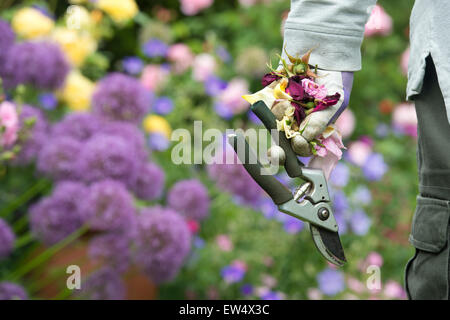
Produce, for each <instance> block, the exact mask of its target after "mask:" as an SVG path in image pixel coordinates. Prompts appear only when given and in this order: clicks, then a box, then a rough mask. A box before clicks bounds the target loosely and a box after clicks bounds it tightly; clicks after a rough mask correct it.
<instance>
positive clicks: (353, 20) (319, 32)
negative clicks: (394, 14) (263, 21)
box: [282, 0, 377, 71]
mask: <svg viewBox="0 0 450 320" xmlns="http://www.w3.org/2000/svg"><path fill="white" fill-rule="evenodd" d="M376 2H377V0H291V10H290V12H289V15H288V18H287V20H286V23H285V26H284V44H283V48H284V46H286V49H287V52H288V53H289V54H290V55H294V56H295V55H296V54H299V55H301V54H303V53H305V52H306V51H307V50H309V49H311V48H314V47H316V48H315V49H314V51H313V53H312V54H311V58H310V64H312V65H315V64H318V65H319V67H320V68H322V69H325V70H334V71H357V70H360V69H361V48H360V47H361V43H362V40H363V35H364V25H365V24H366V22H367V20H368V18H369V16H370V12H371V11H372V8H373V6H374V5H375V3H376ZM282 56H283V57H284V58H286V55H285V53H284V49H283V55H282Z"/></svg>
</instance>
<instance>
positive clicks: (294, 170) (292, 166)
mask: <svg viewBox="0 0 450 320" xmlns="http://www.w3.org/2000/svg"><path fill="white" fill-rule="evenodd" d="M251 110H252V111H253V113H254V114H255V115H256V116H257V117H258V118H259V119H260V120H261V121H262V123H263V124H264V126H265V127H266V129H267V130H269V132H271V130H277V122H276V118H275V115H274V114H273V113H272V111H270V109H269V108H268V107H267V105H266V104H265V103H264V102H263V101H262V100H260V101H257V102H256V103H254V104H252V106H251ZM278 145H279V146H280V147H281V148H282V149H283V150H284V153H285V155H286V161H285V163H284V167H285V168H286V172H287V174H288V175H289V177H291V178H295V177H300V176H302V167H303V166H304V164H303V163H302V162H301V161H300V160H298V158H297V156H296V154H295V152H294V150H292V147H291V144H290V142H289V140H288V139H287V138H286V136H285V135H284V134H282V133H280V134H278Z"/></svg>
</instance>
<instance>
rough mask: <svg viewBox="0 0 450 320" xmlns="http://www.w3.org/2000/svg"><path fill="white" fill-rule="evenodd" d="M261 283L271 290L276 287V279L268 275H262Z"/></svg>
mask: <svg viewBox="0 0 450 320" xmlns="http://www.w3.org/2000/svg"><path fill="white" fill-rule="evenodd" d="M261 282H262V283H263V284H264V285H265V286H267V287H269V288H273V287H275V286H276V285H277V279H275V278H274V277H272V276H271V275H268V274H263V275H262V276H261Z"/></svg>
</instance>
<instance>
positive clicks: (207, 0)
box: [180, 0, 214, 16]
mask: <svg viewBox="0 0 450 320" xmlns="http://www.w3.org/2000/svg"><path fill="white" fill-rule="evenodd" d="M180 2H181V12H183V14H185V15H187V16H193V15H196V14H197V13H199V12H200V11H202V10H204V9H206V8H208V7H210V6H211V5H212V4H213V2H214V0H180Z"/></svg>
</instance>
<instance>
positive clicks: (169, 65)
mask: <svg viewBox="0 0 450 320" xmlns="http://www.w3.org/2000/svg"><path fill="white" fill-rule="evenodd" d="M289 5H290V4H289V1H287V0H239V1H237V0H233V1H231V0H229V1H228V0H227V1H225V0H164V1H162V0H151V1H136V2H135V1H134V0H120V1H119V0H96V1H88V0H85V1H83V0H72V1H56V0H49V1H11V0H4V1H1V3H0V10H1V12H0V19H1V20H0V78H1V79H2V98H1V99H2V102H1V104H0V127H1V131H0V299H80V298H82V299H127V298H128V299H405V298H406V296H405V292H404V290H403V288H402V286H403V271H404V266H405V264H406V262H407V260H408V259H409V258H410V257H411V256H412V254H413V248H412V247H411V246H410V245H409V244H408V241H407V239H408V234H409V228H410V222H411V218H412V214H413V211H414V208H415V197H416V194H417V177H416V175H417V173H416V116H415V111H414V106H413V105H412V104H411V103H409V102H406V101H404V99H405V88H406V81H407V78H406V73H407V70H406V69H407V63H408V61H407V60H408V33H409V30H408V23H409V14H410V11H411V8H412V5H413V0H404V1H388V0H380V1H379V3H378V6H377V7H375V9H374V11H373V12H372V16H371V18H370V20H369V22H368V24H367V25H366V31H365V39H364V42H363V45H362V56H363V62H362V65H363V69H362V70H361V71H359V72H356V73H355V80H354V85H353V92H352V96H351V99H350V105H349V108H348V110H346V111H345V113H343V114H342V116H341V117H340V119H339V120H338V126H339V127H340V128H341V130H342V133H343V135H344V137H345V141H344V143H345V145H346V146H347V148H348V149H347V150H346V151H345V154H344V159H343V160H341V161H340V163H339V164H338V166H337V167H336V169H335V170H334V171H333V173H332V175H331V177H330V181H329V187H330V192H331V194H332V198H333V205H334V209H335V212H336V213H335V215H336V219H337V220H338V223H339V228H340V234H341V238H342V242H343V246H344V248H345V250H346V256H347V260H348V264H347V265H345V266H344V267H343V268H335V267H333V266H331V265H329V264H327V263H326V262H325V260H324V259H323V258H322V257H321V256H320V254H319V253H318V252H317V250H316V248H315V246H314V244H313V242H312V240H311V237H310V234H309V231H308V230H307V228H304V225H303V223H302V222H301V221H298V220H296V219H294V218H291V217H289V216H287V215H284V214H282V213H279V212H277V210H276V208H275V207H274V206H273V204H272V203H271V201H270V199H269V198H267V196H265V194H263V193H262V191H261V190H260V189H259V188H258V187H257V186H256V185H255V183H254V182H253V181H252V180H251V179H250V178H249V177H248V175H246V174H245V173H244V171H243V168H242V167H240V166H235V165H209V166H208V165H175V164H173V163H172V161H171V158H170V155H171V148H172V147H173V145H174V142H171V141H170V135H171V132H172V130H175V129H177V128H186V129H188V130H191V131H192V130H193V121H194V120H202V121H203V126H204V129H206V128H219V129H220V130H223V131H224V130H225V129H227V128H251V127H255V128H258V127H261V124H260V123H259V122H258V121H257V120H256V119H255V117H254V116H252V115H251V114H250V113H249V112H248V107H249V105H248V104H247V103H246V102H245V101H244V100H243V99H241V95H243V94H247V93H249V92H255V91H257V90H259V89H261V82H260V80H261V76H262V75H263V74H264V73H266V72H267V67H266V63H267V62H269V61H270V62H272V63H273V64H274V65H276V64H277V63H278V61H277V57H276V54H277V53H281V47H282V40H283V38H282V33H283V22H284V19H285V18H286V17H287V14H288V11H289ZM278 178H279V179H280V180H282V181H287V179H286V175H285V174H284V173H283V172H280V173H279V175H278ZM287 182H288V181H287ZM291 186H292V187H294V186H293V185H291ZM71 265H75V266H79V267H80V270H81V277H82V282H81V289H80V290H79V289H74V290H71V289H68V288H67V285H66V283H67V280H68V278H69V277H70V276H71V275H73V274H74V272H75V273H76V269H70V270H67V267H68V266H71ZM371 265H372V266H373V265H376V266H379V268H380V276H381V286H380V287H377V286H375V287H374V286H367V284H366V282H367V280H368V279H369V277H370V276H371V273H370V272H369V273H368V272H367V271H368V269H367V267H368V266H371ZM370 270H372V271H373V269H369V271H370ZM69 280H70V279H69ZM69 282H70V281H69Z"/></svg>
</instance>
